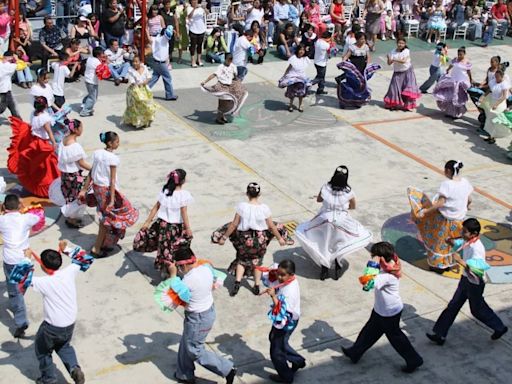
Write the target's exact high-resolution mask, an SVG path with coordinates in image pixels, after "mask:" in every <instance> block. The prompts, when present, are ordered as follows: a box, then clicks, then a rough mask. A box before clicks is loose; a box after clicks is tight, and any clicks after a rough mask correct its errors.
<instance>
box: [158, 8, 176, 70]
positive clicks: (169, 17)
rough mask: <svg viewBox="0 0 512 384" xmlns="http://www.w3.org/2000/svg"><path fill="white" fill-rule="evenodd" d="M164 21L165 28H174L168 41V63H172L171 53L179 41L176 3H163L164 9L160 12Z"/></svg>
mask: <svg viewBox="0 0 512 384" xmlns="http://www.w3.org/2000/svg"><path fill="white" fill-rule="evenodd" d="M160 14H161V15H162V17H163V19H164V24H165V28H167V27H168V26H169V25H170V26H172V27H173V28H174V33H173V34H172V38H171V40H169V61H170V62H172V52H173V51H174V44H175V42H176V41H179V40H180V32H181V31H180V23H179V20H178V15H177V14H176V3H174V4H172V3H171V0H165V1H164V7H163V8H162V10H161V11H160Z"/></svg>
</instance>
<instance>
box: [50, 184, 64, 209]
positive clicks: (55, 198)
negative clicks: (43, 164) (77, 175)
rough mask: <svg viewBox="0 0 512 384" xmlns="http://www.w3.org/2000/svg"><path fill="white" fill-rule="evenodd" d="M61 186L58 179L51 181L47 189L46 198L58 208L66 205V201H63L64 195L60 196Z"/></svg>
mask: <svg viewBox="0 0 512 384" xmlns="http://www.w3.org/2000/svg"><path fill="white" fill-rule="evenodd" d="M61 184H62V182H61V179H60V177H58V178H56V179H55V180H53V182H52V183H51V184H50V188H49V189H48V198H49V199H50V201H51V202H52V203H53V204H55V205H57V206H59V207H63V206H64V205H66V199H64V195H63V194H62V190H61Z"/></svg>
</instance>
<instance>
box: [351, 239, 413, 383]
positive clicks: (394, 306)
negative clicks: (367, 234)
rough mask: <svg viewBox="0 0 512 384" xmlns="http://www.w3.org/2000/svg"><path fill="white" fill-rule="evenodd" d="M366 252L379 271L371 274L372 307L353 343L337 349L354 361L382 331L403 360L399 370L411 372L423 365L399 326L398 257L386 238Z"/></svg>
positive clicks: (401, 305) (357, 359) (355, 361)
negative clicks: (372, 278) (368, 317)
mask: <svg viewBox="0 0 512 384" xmlns="http://www.w3.org/2000/svg"><path fill="white" fill-rule="evenodd" d="M370 252H371V254H372V259H373V261H374V262H376V263H378V264H379V266H380V273H379V274H378V275H377V276H376V277H375V278H374V288H375V304H374V307H373V311H372V314H371V316H370V320H368V322H367V323H366V325H365V326H364V327H363V329H362V330H361V332H360V333H359V336H357V340H356V342H355V343H354V345H352V346H351V347H350V348H344V347H342V348H341V349H342V351H343V353H344V354H345V356H347V357H348V358H350V360H352V362H353V363H354V364H355V363H357V362H358V361H359V359H360V358H361V357H362V356H363V354H364V353H365V352H366V351H367V350H368V349H370V347H371V346H372V345H373V344H375V343H376V342H377V341H378V340H379V339H380V338H381V336H382V335H383V334H385V335H386V337H387V339H388V340H389V342H390V343H391V346H392V347H393V348H394V349H395V351H397V352H398V353H399V354H400V356H402V357H403V358H404V360H405V362H406V364H407V365H405V366H404V367H402V371H403V372H405V373H412V372H414V371H415V370H416V369H417V368H418V367H420V366H421V365H423V359H422V358H421V356H420V355H419V354H418V352H416V350H415V349H414V347H413V346H412V344H411V342H410V341H409V339H408V338H407V336H406V335H405V334H404V333H403V332H402V330H401V329H400V317H401V316H402V309H403V306H404V305H403V303H402V299H401V297H400V292H399V280H398V279H399V278H400V275H401V267H400V260H399V259H398V257H397V256H396V254H395V249H394V248H393V246H392V245H391V244H390V243H388V242H384V241H383V242H380V243H376V244H374V245H373V246H372V248H371V251H370Z"/></svg>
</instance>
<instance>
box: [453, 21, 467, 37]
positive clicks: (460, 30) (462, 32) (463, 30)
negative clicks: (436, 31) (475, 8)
mask: <svg viewBox="0 0 512 384" xmlns="http://www.w3.org/2000/svg"><path fill="white" fill-rule="evenodd" d="M468 26H469V24H468V23H464V24H462V25H459V26H458V27H457V28H455V31H454V32H453V40H455V38H456V37H457V36H459V37H462V38H463V39H464V40H466V34H467V33H468Z"/></svg>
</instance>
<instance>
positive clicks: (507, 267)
mask: <svg viewBox="0 0 512 384" xmlns="http://www.w3.org/2000/svg"><path fill="white" fill-rule="evenodd" d="M477 219H478V221H480V224H481V225H482V232H481V236H480V239H481V240H482V242H483V244H484V246H485V250H486V261H487V263H489V264H490V265H491V267H492V268H491V269H490V270H489V271H488V272H487V276H488V278H489V282H491V283H494V284H504V283H512V226H511V225H509V224H503V223H495V222H493V221H490V220H486V219H481V218H477ZM382 239H383V240H385V241H389V242H390V243H392V244H393V245H394V246H395V248H396V252H397V254H398V256H399V257H400V258H401V259H403V260H405V261H407V262H409V263H411V264H413V265H415V266H416V267H418V268H421V269H425V270H428V269H429V266H428V264H427V259H426V257H427V254H426V251H425V248H424V246H423V242H422V241H421V238H420V237H419V234H418V231H417V229H416V225H415V224H414V223H413V221H412V220H411V215H410V214H409V213H404V214H402V215H399V216H395V217H392V218H391V219H389V220H387V221H386V222H385V223H384V226H383V227H382ZM461 273H462V269H461V268H460V266H458V265H457V266H455V267H453V268H452V269H451V270H450V271H449V272H444V273H443V274H442V275H443V276H445V277H449V278H453V279H458V278H460V275H461Z"/></svg>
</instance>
